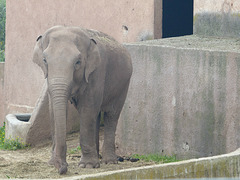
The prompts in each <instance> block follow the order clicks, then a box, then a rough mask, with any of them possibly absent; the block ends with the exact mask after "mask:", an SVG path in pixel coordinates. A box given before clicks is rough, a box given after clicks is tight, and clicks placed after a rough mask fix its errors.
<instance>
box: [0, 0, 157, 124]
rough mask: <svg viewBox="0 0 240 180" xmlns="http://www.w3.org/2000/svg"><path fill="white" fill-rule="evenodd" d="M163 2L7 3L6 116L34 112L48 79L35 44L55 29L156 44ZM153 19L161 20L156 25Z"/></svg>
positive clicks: (36, 0) (54, 0) (24, 0)
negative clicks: (89, 31)
mask: <svg viewBox="0 0 240 180" xmlns="http://www.w3.org/2000/svg"><path fill="white" fill-rule="evenodd" d="M158 1H161V0H148V1H141V2H139V1H138V0H131V1H129V0H121V1H115V0H97V1H96V0H90V1H75V0H68V1H65V0H51V1H49V0H34V1H31V0H21V1H13V0H9V1H7V23H6V63H5V77H4V79H5V87H4V91H5V92H6V93H5V94H6V111H5V112H4V113H3V114H7V113H25V112H27V113H28V112H32V111H33V108H34V106H35V102H36V101H37V98H38V97H39V95H40V92H41V89H42V86H43V83H44V78H43V74H42V71H41V69H40V68H39V67H38V66H37V65H36V64H34V63H33V62H32V61H31V58H32V53H33V48H34V45H35V42H36V39H37V37H38V36H39V35H40V34H42V33H44V32H45V30H47V29H48V28H50V27H51V26H53V25H71V26H83V27H86V28H91V29H97V30H99V31H103V32H105V33H107V34H109V35H112V36H113V37H115V38H116V39H117V40H118V41H120V42H132V41H139V40H144V39H149V38H150V39H152V38H153V35H154V24H155V23H156V24H157V23H158V24H159V21H160V20H161V16H160V15H159V14H156V13H154V3H157V2H158ZM158 4H159V3H158ZM154 17H157V18H159V21H156V22H154ZM155 20H156V19H155ZM155 31H158V32H157V33H161V32H159V30H158V29H156V30H155ZM155 36H156V37H157V35H156V34H155ZM0 122H1V120H0Z"/></svg>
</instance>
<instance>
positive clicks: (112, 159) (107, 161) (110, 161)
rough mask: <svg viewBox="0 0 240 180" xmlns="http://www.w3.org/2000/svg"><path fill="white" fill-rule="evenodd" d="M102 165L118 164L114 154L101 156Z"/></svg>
mask: <svg viewBox="0 0 240 180" xmlns="http://www.w3.org/2000/svg"><path fill="white" fill-rule="evenodd" d="M102 163H105V164H117V163H118V157H117V155H116V154H111V155H110V154H108V155H103V158H102Z"/></svg>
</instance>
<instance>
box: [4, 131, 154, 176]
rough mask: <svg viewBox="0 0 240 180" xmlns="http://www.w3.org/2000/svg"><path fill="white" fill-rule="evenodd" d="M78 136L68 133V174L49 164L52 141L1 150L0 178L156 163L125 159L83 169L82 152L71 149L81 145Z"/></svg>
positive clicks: (84, 172) (75, 173)
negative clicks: (79, 163)
mask: <svg viewBox="0 0 240 180" xmlns="http://www.w3.org/2000/svg"><path fill="white" fill-rule="evenodd" d="M78 137H79V135H78V133H74V134H71V135H68V137H67V145H68V152H67V162H68V165H69V166H68V172H67V174H66V175H61V176H60V175H59V174H58V172H57V170H56V169H55V168H54V167H53V166H49V165H48V164H47V162H48V160H49V158H50V150H51V142H46V143H44V144H42V145H40V146H38V147H33V148H28V149H24V150H17V151H1V150H0V179H8V178H21V179H24V178H28V179H46V178H48V179H49V178H53V179H54V178H63V177H70V176H77V175H84V174H93V173H98V172H105V171H111V170H118V169H125V168H130V167H139V166H144V165H150V164H154V163H153V162H142V161H138V162H130V161H124V162H119V163H118V164H113V165H105V164H101V167H100V168H97V169H81V168H79V167H78V162H79V161H80V153H79V152H78V153H74V154H72V153H70V150H71V149H73V148H76V147H77V146H79V138H78ZM102 141H103V137H102V132H100V145H101V144H102ZM100 147H101V146H100ZM100 150H101V149H100Z"/></svg>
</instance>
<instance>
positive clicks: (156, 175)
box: [62, 149, 240, 180]
mask: <svg viewBox="0 0 240 180" xmlns="http://www.w3.org/2000/svg"><path fill="white" fill-rule="evenodd" d="M214 177H238V178H239V177H240V150H239V149H238V150H237V151H235V152H233V153H229V154H225V155H221V156H214V157H209V158H201V159H191V160H188V161H181V162H177V163H169V164H159V165H153V166H145V167H139V168H131V169H124V170H118V171H109V172H105V173H98V174H91V175H82V176H75V177H70V178H62V179H65V180H67V179H73V180H78V179H92V180H94V179H98V180H100V179H104V180H108V179H111V180H114V179H169V178H173V179H175V178H214Z"/></svg>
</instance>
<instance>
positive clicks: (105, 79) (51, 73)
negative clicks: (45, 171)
mask: <svg viewBox="0 0 240 180" xmlns="http://www.w3.org/2000/svg"><path fill="white" fill-rule="evenodd" d="M33 62H35V63H36V64H38V65H39V66H40V67H41V68H42V70H43V72H44V76H45V78H47V84H48V96H49V101H50V103H49V104H50V108H49V109H50V117H51V118H50V121H51V126H52V134H53V147H52V157H51V159H50V161H49V164H51V165H54V166H55V167H56V168H57V169H58V171H59V173H60V174H64V173H66V172H67V166H68V164H67V162H66V150H67V147H66V122H67V118H66V117H67V104H68V100H69V101H71V102H72V103H73V105H74V106H75V108H76V109H77V111H78V112H79V121H80V146H81V149H82V157H81V160H80V163H79V166H80V167H81V168H85V167H86V168H98V167H100V163H99V147H98V146H99V142H98V140H99V138H98V136H99V134H98V132H99V129H98V128H99V125H98V124H99V119H100V118H99V117H100V116H99V114H100V112H104V143H103V150H102V157H103V158H102V162H103V163H117V156H116V154H115V131H116V126H117V122H118V118H119V115H120V112H121V110H122V107H123V104H124V101H125V99H126V95H127V91H128V86H129V81H130V78H131V75H132V63H131V58H130V55H129V53H128V52H127V50H126V49H125V48H124V47H123V46H122V45H121V44H119V43H118V42H117V41H116V40H114V39H113V38H112V37H110V36H108V35H106V34H104V33H101V32H98V31H95V30H87V29H84V28H80V27H66V26H55V27H52V28H50V29H48V30H47V31H46V32H45V33H44V34H43V35H42V36H39V37H38V39H37V42H36V45H35V48H34V53H33Z"/></svg>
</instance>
